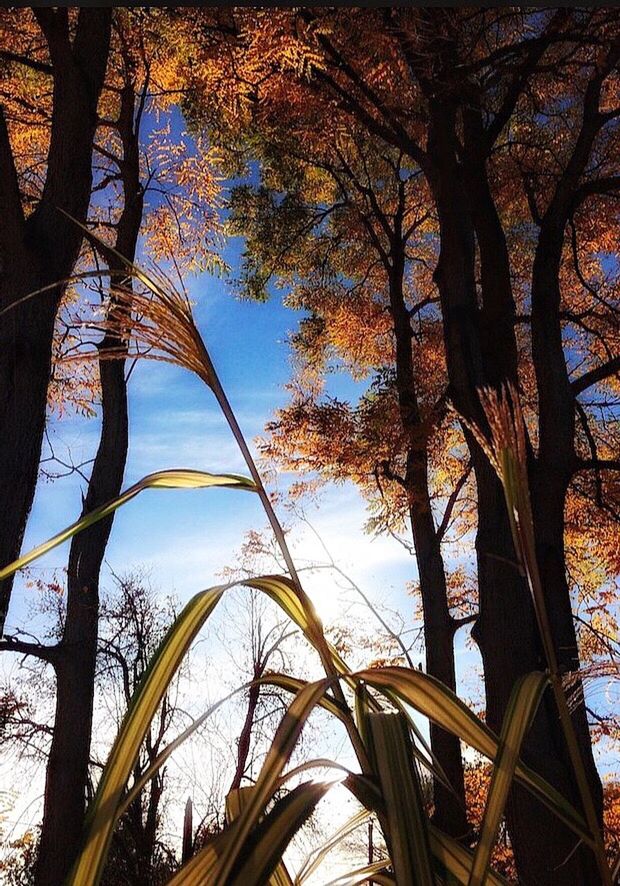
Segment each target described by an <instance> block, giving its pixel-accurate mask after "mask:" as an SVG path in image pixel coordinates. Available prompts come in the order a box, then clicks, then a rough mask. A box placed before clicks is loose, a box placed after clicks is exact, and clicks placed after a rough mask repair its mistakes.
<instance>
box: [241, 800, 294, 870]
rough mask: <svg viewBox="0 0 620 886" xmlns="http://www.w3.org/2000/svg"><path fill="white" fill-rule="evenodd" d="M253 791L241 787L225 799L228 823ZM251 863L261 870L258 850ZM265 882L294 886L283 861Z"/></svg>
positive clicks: (245, 803)
mask: <svg viewBox="0 0 620 886" xmlns="http://www.w3.org/2000/svg"><path fill="white" fill-rule="evenodd" d="M253 790H254V788H253V787H243V788H235V789H234V790H232V791H230V792H229V794H228V796H227V797H226V820H227V821H228V822H232V821H234V820H235V819H236V818H238V817H239V814H240V812H241V810H242V809H243V807H244V806H245V805H247V802H248V799H249V798H250V795H251V793H252V791H253ZM264 839H267V837H264ZM283 852H284V849H282V852H281V854H283ZM251 862H252V865H253V866H254V867H255V868H256V870H258V869H261V870H262V869H263V868H261V864H262V862H261V858H260V850H259V851H258V852H255V853H254V854H253V855H252V856H251ZM265 882H266V883H268V886H294V884H293V880H292V879H291V875H290V874H289V872H288V870H287V868H286V865H285V864H284V862H283V861H279V862H278V863H277V864H276V865H275V867H274V868H273V870H272V871H271V872H270V873H269V879H268V880H266V881H265Z"/></svg>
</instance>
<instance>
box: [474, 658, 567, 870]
mask: <svg viewBox="0 0 620 886" xmlns="http://www.w3.org/2000/svg"><path fill="white" fill-rule="evenodd" d="M548 685H549V678H548V677H547V675H546V674H542V673H540V672H538V671H534V672H533V673H531V674H526V676H525V677H522V678H521V680H519V682H518V683H517V685H516V686H515V688H514V689H513V691H512V694H511V696H510V701H509V702H508V706H507V707H506V713H505V714H504V722H503V724H502V731H501V734H500V737H499V746H498V749H497V755H496V757H495V763H494V765H493V774H492V776H491V785H490V787H489V794H488V797H487V802H486V807H485V811H484V818H483V819H482V827H481V832H480V839H479V840H478V845H477V846H476V852H475V855H474V863H473V865H472V869H471V874H470V877H469V886H482V884H483V883H484V882H485V880H486V875H487V871H488V869H489V866H490V861H491V852H492V851H493V846H494V844H495V839H496V837H497V831H498V829H499V823H500V820H501V818H502V815H503V814H504V808H505V806H506V800H507V799H508V792H509V791H510V787H511V785H512V782H513V779H514V773H515V767H516V765H517V763H518V760H519V754H520V752H521V745H522V744H523V739H524V738H525V736H526V735H527V733H528V732H529V730H530V728H531V725H532V721H533V719H534V717H535V715H536V711H537V710H538V705H539V704H540V700H541V698H542V696H543V693H544V691H545V689H546V687H547V686H548Z"/></svg>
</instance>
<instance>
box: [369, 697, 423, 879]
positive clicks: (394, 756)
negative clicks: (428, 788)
mask: <svg viewBox="0 0 620 886" xmlns="http://www.w3.org/2000/svg"><path fill="white" fill-rule="evenodd" d="M368 725H369V727H370V739H371V744H372V749H373V753H372V756H373V758H374V762H375V766H376V775H377V777H378V779H379V783H380V786H381V793H382V794H383V801H384V804H385V809H386V816H387V824H388V829H389V847H390V857H391V859H392V865H393V867H394V874H395V877H396V882H397V884H398V886H435V877H434V874H433V865H432V858H431V851H430V844H429V839H428V820H427V813H426V810H425V808H424V802H423V799H422V791H421V787H420V783H419V778H418V773H417V770H416V768H415V763H414V760H413V746H412V742H411V736H410V734H409V726H408V723H407V720H406V718H405V716H404V715H403V714H402V713H397V714H370V716H369V718H368Z"/></svg>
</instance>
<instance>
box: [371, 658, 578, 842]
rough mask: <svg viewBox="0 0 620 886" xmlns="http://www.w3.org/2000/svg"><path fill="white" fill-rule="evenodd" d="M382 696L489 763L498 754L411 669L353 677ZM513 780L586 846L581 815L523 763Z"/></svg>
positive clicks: (438, 689)
mask: <svg viewBox="0 0 620 886" xmlns="http://www.w3.org/2000/svg"><path fill="white" fill-rule="evenodd" d="M354 676H355V677H356V678H358V679H362V680H365V681H366V682H367V683H369V684H370V685H371V686H374V687H375V688H376V689H379V690H381V691H382V692H383V691H385V690H387V691H388V693H394V694H396V695H398V696H399V698H401V699H402V700H403V701H404V702H406V703H407V704H410V705H411V706H412V707H413V708H415V709H416V710H417V711H419V712H420V713H421V714H424V715H425V716H426V717H428V718H429V719H431V720H433V722H435V723H437V724H438V725H439V726H442V727H443V728H444V729H446V730H447V731H448V732H451V733H452V734H453V735H456V736H458V737H459V738H460V739H462V740H463V741H465V742H466V743H467V744H469V745H470V746H471V747H473V748H475V749H476V750H477V751H479V752H480V753H481V754H483V755H484V756H485V757H487V758H488V759H489V760H494V759H495V756H496V754H497V748H498V743H499V742H498V738H497V736H496V735H495V733H494V732H493V731H492V730H491V729H489V727H488V726H487V725H486V723H483V722H482V720H480V719H479V718H478V717H476V715H475V714H473V713H472V712H471V711H470V710H469V708H468V707H467V706H466V705H465V704H464V703H463V702H462V701H461V700H460V699H459V698H458V697H457V696H456V695H455V694H454V693H453V692H452V690H450V689H448V688H447V687H446V686H444V685H443V684H442V683H440V682H439V680H436V679H435V678H434V677H431V676H430V674H424V673H422V672H421V671H416V670H412V669H410V668H398V667H385V668H376V669H374V668H373V669H370V670H366V671H359V672H358V673H357V674H355V675H354ZM515 778H516V780H517V781H518V782H519V783H520V784H522V785H523V786H524V787H526V788H527V789H528V790H529V791H531V793H532V794H534V795H535V796H536V797H538V798H539V799H540V800H541V802H543V803H544V804H545V805H546V806H547V807H548V808H549V809H551V811H552V812H554V813H555V814H556V815H557V816H558V818H560V819H561V820H562V821H563V822H564V823H565V824H566V825H568V827H570V828H571V829H572V830H573V831H574V832H575V833H576V834H578V835H579V837H580V838H581V839H582V840H583V841H584V842H585V843H587V844H588V845H589V846H592V845H593V839H592V835H591V833H590V831H589V829H588V827H587V825H586V823H585V821H584V819H583V817H582V816H581V815H580V813H579V812H578V811H577V810H576V809H575V808H574V806H572V805H571V804H570V803H569V802H568V801H567V800H566V799H565V798H564V797H563V796H562V795H561V794H560V792H559V791H557V790H556V789H555V788H554V787H553V786H552V785H551V784H549V782H548V781H546V780H545V779H544V778H542V776H540V775H538V774H537V773H536V772H534V771H533V770H532V769H530V767H529V766H526V765H525V763H523V762H521V761H519V762H518V763H517V765H516V767H515Z"/></svg>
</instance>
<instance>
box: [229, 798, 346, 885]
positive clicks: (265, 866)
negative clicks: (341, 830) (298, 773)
mask: <svg viewBox="0 0 620 886" xmlns="http://www.w3.org/2000/svg"><path fill="white" fill-rule="evenodd" d="M330 787H331V785H330V784H329V783H327V784H317V783H314V782H306V783H305V784H301V785H298V786H297V787H296V788H294V789H293V790H292V791H291V792H290V794H287V795H286V796H285V797H283V798H282V799H281V800H278V802H277V803H276V804H275V806H274V807H273V809H271V810H270V812H269V813H268V814H267V815H266V816H265V817H264V818H263V819H262V820H261V821H260V822H259V824H258V825H257V826H256V828H255V829H254V830H253V831H252V832H251V833H250V835H249V837H248V839H247V840H246V842H245V845H244V847H243V852H242V853H240V855H239V858H238V862H237V864H236V865H235V867H234V868H233V870H232V872H231V874H230V877H229V878H228V879H227V880H226V884H227V886H228V884H230V886H264V884H267V883H269V884H270V886H293V881H292V880H291V878H290V876H289V874H288V871H287V870H286V868H285V867H284V864H283V863H282V862H281V861H280V859H281V858H282V855H283V854H284V851H285V850H286V848H287V846H288V844H289V843H290V841H291V839H292V838H293V837H294V836H295V834H296V833H297V831H298V830H299V829H300V828H301V827H302V826H303V824H304V823H305V822H306V821H307V819H308V818H309V817H310V815H311V814H312V812H313V811H314V808H315V806H316V805H317V803H318V802H319V800H321V799H322V798H323V797H324V796H325V794H326V793H327V791H328V790H329V789H330ZM252 790H253V789H252ZM220 882H222V883H223V882H224V881H220Z"/></svg>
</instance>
